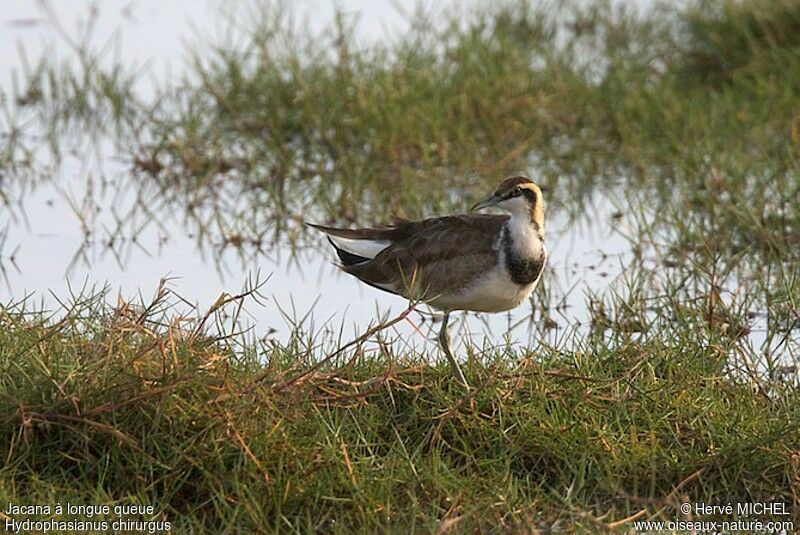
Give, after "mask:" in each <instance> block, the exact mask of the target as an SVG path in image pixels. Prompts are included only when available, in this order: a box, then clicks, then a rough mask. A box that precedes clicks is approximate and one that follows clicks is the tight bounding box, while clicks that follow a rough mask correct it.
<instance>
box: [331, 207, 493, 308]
mask: <svg viewBox="0 0 800 535" xmlns="http://www.w3.org/2000/svg"><path fill="white" fill-rule="evenodd" d="M507 219H508V217H507V216H499V215H488V214H470V215H458V216H449V217H437V218H432V219H425V220H423V221H416V222H412V221H404V222H399V223H397V224H395V225H394V226H393V227H391V229H392V230H391V241H392V243H391V245H389V246H388V247H387V248H386V249H384V250H383V251H381V252H380V253H378V255H377V256H375V258H373V259H372V260H370V261H368V262H362V263H359V264H356V265H352V266H343V269H344V270H345V271H347V272H348V273H350V274H352V275H355V276H356V277H358V278H359V279H361V280H362V281H364V282H366V283H367V284H370V285H373V286H376V287H378V288H381V289H384V290H388V291H390V292H393V293H397V294H400V295H404V296H407V297H414V298H427V299H429V298H433V297H436V296H438V295H444V294H448V293H452V292H457V291H459V290H460V289H462V288H464V287H465V286H468V285H469V284H470V283H472V282H474V281H475V280H476V279H477V278H478V277H480V276H481V275H483V274H484V273H485V272H486V271H488V270H489V269H491V268H492V267H494V265H495V264H496V263H497V255H498V252H497V251H496V250H495V249H494V242H495V240H496V238H497V236H498V234H499V232H500V230H501V228H502V226H503V224H504V223H505V221H506V220H507ZM409 290H411V291H409Z"/></svg>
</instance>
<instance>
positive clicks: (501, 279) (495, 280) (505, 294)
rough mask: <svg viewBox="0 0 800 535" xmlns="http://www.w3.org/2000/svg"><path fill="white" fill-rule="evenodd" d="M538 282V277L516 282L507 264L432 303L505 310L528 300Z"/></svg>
mask: <svg viewBox="0 0 800 535" xmlns="http://www.w3.org/2000/svg"><path fill="white" fill-rule="evenodd" d="M538 282H539V281H538V280H536V281H534V282H533V283H531V284H527V285H524V286H521V285H519V284H517V283H515V282H513V281H512V280H511V277H510V276H509V275H508V271H506V269H505V267H504V266H502V265H500V266H498V267H496V268H495V269H494V270H492V271H491V272H489V273H487V274H486V275H485V276H484V277H482V278H481V279H479V280H478V281H477V282H476V283H475V284H473V285H472V286H471V287H469V288H465V289H464V290H463V291H461V292H459V293H455V294H448V295H442V296H440V297H439V298H437V299H435V300H433V301H432V302H431V303H430V304H431V305H432V306H434V307H436V308H441V309H444V310H474V311H475V312H503V311H506V310H511V309H512V308H516V307H517V306H519V304H520V303H522V302H523V301H525V300H526V299H527V298H528V297H529V296H530V295H531V292H533V289H534V288H535V287H536V283H538Z"/></svg>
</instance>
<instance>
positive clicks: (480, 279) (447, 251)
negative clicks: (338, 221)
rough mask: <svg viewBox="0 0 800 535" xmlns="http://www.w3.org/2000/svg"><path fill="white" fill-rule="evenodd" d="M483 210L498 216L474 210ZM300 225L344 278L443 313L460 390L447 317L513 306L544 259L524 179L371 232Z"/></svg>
mask: <svg viewBox="0 0 800 535" xmlns="http://www.w3.org/2000/svg"><path fill="white" fill-rule="evenodd" d="M490 207H493V208H497V209H500V210H502V211H504V212H506V214H493V213H488V214H487V213H479V212H480V211H481V210H483V209H486V208H490ZM308 225H309V226H311V227H313V228H314V229H317V230H319V231H321V232H323V233H325V235H326V236H327V238H328V241H329V242H330V244H331V245H332V246H333V248H334V250H335V251H336V254H337V256H338V258H339V264H338V265H339V268H340V269H341V270H342V271H344V272H345V273H348V274H350V275H353V276H354V277H356V278H357V279H358V280H360V281H361V282H363V283H366V284H368V285H370V286H372V287H375V288H378V289H380V290H384V291H386V292H389V293H392V294H395V295H398V296H402V297H405V298H407V299H412V300H419V301H423V302H425V303H426V304H427V305H428V306H430V307H432V308H434V309H436V310H438V311H441V312H442V313H443V314H444V317H443V320H442V326H441V328H440V331H439V335H438V342H439V345H440V347H441V349H442V351H443V352H444V354H445V357H446V358H447V360H448V361H449V364H450V367H451V370H452V373H453V376H454V377H455V379H456V380H457V381H458V382H459V383H460V384H461V385H462V386H463V387H464V388H465V389H467V391H469V384H468V383H467V380H466V378H465V377H464V374H463V372H462V371H461V368H460V366H459V365H458V361H457V360H456V358H455V357H454V356H453V353H452V351H451V349H450V338H449V335H448V332H447V325H448V321H449V319H450V314H451V313H452V312H454V311H458V310H469V311H474V312H504V311H507V310H511V309H513V308H516V307H517V306H518V305H520V304H521V303H522V302H523V301H525V300H526V299H527V298H528V297H529V296H530V295H531V293H532V292H533V290H534V288H536V285H537V284H538V283H539V280H540V279H541V277H542V273H543V271H544V267H545V263H546V261H547V250H546V248H545V241H544V204H543V199H542V191H541V189H540V188H539V187H538V186H537V185H536V184H535V183H534V182H533V181H532V180H531V179H529V178H527V177H524V176H513V177H510V178H506V179H505V180H503V181H502V182H501V183H500V185H499V186H498V187H497V188H496V189H495V190H494V191H493V192H492V193H490V194H489V195H487V196H486V197H484V198H482V199H481V200H479V201H478V202H477V203H476V204H475V205H473V206H472V208H471V209H470V210H469V213H466V214H458V215H448V216H443V217H432V218H429V219H423V220H420V221H409V220H406V219H396V220H395V221H393V222H392V223H390V224H388V225H384V226H381V227H377V228H359V229H347V228H335V227H330V226H324V225H318V224H313V223H308Z"/></svg>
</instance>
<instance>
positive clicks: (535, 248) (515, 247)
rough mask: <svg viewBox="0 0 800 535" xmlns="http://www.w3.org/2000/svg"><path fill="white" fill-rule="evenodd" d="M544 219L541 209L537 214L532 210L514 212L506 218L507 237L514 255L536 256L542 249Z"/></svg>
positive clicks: (539, 254)
mask: <svg viewBox="0 0 800 535" xmlns="http://www.w3.org/2000/svg"><path fill="white" fill-rule="evenodd" d="M543 220H544V217H543V214H542V213H541V209H539V210H538V214H537V213H536V212H535V211H532V212H515V213H512V214H511V218H510V219H509V220H508V223H507V227H508V234H507V236H508V237H507V239H508V241H509V244H508V245H509V246H510V248H511V249H512V251H513V252H514V253H515V255H518V256H520V257H522V258H538V257H539V256H541V254H542V251H543V249H544V227H543V225H542V222H543Z"/></svg>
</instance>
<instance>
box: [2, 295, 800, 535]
mask: <svg viewBox="0 0 800 535" xmlns="http://www.w3.org/2000/svg"><path fill="white" fill-rule="evenodd" d="M159 299H160V302H157V303H154V304H152V305H149V306H147V307H142V306H137V307H135V306H131V305H126V304H120V305H119V306H118V307H116V309H109V308H107V305H105V304H103V303H104V299H103V296H102V295H97V296H94V297H93V298H88V297H86V298H83V299H81V300H79V301H78V302H77V304H76V305H75V306H73V307H72V309H71V311H70V312H69V313H68V314H66V315H65V316H64V317H63V319H61V320H59V321H57V322H56V321H44V320H42V319H40V318H37V317H36V315H35V314H34V315H22V314H17V313H15V312H14V310H7V311H5V312H3V314H2V316H0V321H2V325H3V329H2V334H0V347H2V351H0V369H2V370H3V373H2V375H1V376H0V377H2V380H0V430H2V431H0V451H2V452H3V457H4V460H5V463H4V465H3V467H2V468H1V469H0V482H2V485H0V499H2V501H3V502H4V503H5V502H14V503H55V502H56V501H60V502H62V503H65V502H70V503H84V504H102V503H109V504H120V503H122V504H129V503H131V504H142V505H147V504H152V505H154V506H155V507H156V510H157V511H158V512H159V514H158V516H157V518H159V519H167V520H170V521H172V522H174V527H175V529H179V530H181V531H182V530H189V529H193V530H203V529H207V528H209V527H211V526H215V527H216V526H225V527H226V529H227V530H228V531H229V532H253V531H273V530H280V531H298V532H308V531H314V530H316V531H321V532H350V531H351V530H360V531H376V530H377V531H380V530H389V531H398V532H408V531H409V530H410V531H424V532H427V531H437V530H440V529H447V528H452V529H454V530H455V531H456V532H460V531H470V530H475V529H481V530H487V529H491V528H500V529H501V530H502V529H506V528H507V529H511V530H514V531H519V530H521V531H527V530H532V529H534V528H556V529H562V528H569V527H573V528H574V527H582V528H585V529H591V530H596V529H598V528H608V527H613V526H614V523H615V522H619V521H622V520H624V519H626V518H628V517H629V516H631V515H637V516H638V517H641V518H664V519H674V518H678V517H679V516H681V515H680V514H679V512H678V510H677V509H676V508H677V507H678V505H679V504H680V503H682V502H684V501H687V500H689V501H704V502H706V503H726V502H728V501H734V502H735V501H741V502H750V501H780V502H783V503H787V504H791V503H793V502H794V501H795V500H796V496H797V492H798V490H800V489H799V488H798V479H797V477H798V472H797V470H798V457H797V456H798V453H797V452H798V450H800V432H798V431H800V400H799V399H798V393H797V390H796V388H795V387H794V386H793V385H791V384H790V383H781V382H779V381H772V382H770V383H769V384H767V383H763V382H756V381H755V380H747V379H745V378H742V377H741V376H739V375H738V374H736V373H731V372H730V371H726V370H729V366H728V365H727V361H728V359H729V358H730V356H731V354H732V352H735V349H736V345H737V344H736V342H735V341H734V340H732V339H731V338H729V337H725V336H723V335H721V334H720V333H715V332H713V330H707V329H706V330H704V329H697V328H690V326H689V325H686V324H681V325H676V326H675V327H674V328H673V329H669V328H668V327H667V326H666V325H663V326H661V328H653V329H652V330H648V331H647V332H645V333H639V334H636V335H632V334H627V335H620V336H618V337H612V338H609V339H606V338H600V337H598V338H596V339H584V340H583V341H581V342H580V344H579V345H578V346H577V347H576V348H575V349H573V350H570V351H568V350H564V349H563V348H559V347H548V346H543V347H537V348H515V347H501V348H498V349H497V350H494V351H493V352H487V353H486V354H484V355H482V357H483V358H482V359H480V360H473V361H472V362H471V363H470V364H469V365H468V366H467V375H468V377H469V380H470V382H471V383H473V385H474V386H475V387H476V388H475V391H474V392H473V393H472V395H470V396H467V397H465V396H464V393H463V392H462V391H461V390H460V388H459V387H458V386H457V385H456V384H455V383H454V382H453V380H452V377H451V376H450V374H449V369H448V368H447V366H446V365H445V364H442V365H439V366H431V365H430V364H429V363H428V362H427V359H426V356H425V355H410V354H405V355H393V354H392V351H391V348H390V346H388V345H386V344H385V343H382V344H381V343H375V341H374V340H375V338H374V337H372V338H370V339H369V340H366V339H365V340H362V341H361V342H360V343H358V344H356V345H354V346H351V347H350V348H349V349H345V350H344V351H342V352H340V353H339V354H338V355H337V356H336V357H335V358H333V359H331V360H330V361H328V362H327V363H326V364H325V365H324V366H322V367H319V368H317V369H313V368H312V367H311V365H310V364H309V363H308V360H309V358H311V357H312V356H314V357H318V358H323V357H325V356H330V355H332V354H333V353H334V352H335V349H336V347H335V346H332V347H329V348H324V347H322V348H318V349H317V350H314V351H310V352H309V351H308V350H306V349H305V348H304V343H305V342H304V340H303V339H301V338H298V339H293V340H291V341H290V342H288V343H287V344H285V345H281V344H277V343H272V344H263V345H257V344H255V343H253V344H247V345H245V346H243V347H242V346H238V345H237V346H235V347H233V346H232V345H231V343H230V341H229V340H227V341H226V339H219V338H217V337H212V336H208V335H204V334H203V333H202V331H200V330H198V326H199V325H200V323H201V322H200V320H198V319H197V318H195V319H194V320H193V321H188V320H187V319H186V318H183V319H180V320H179V319H178V318H174V319H173V320H172V321H168V318H169V312H168V311H167V310H168V308H169V307H167V303H168V302H169V300H170V299H171V297H170V295H169V293H168V292H166V293H164V294H162V295H161V296H160V297H159ZM236 305H237V303H236V302H233V303H231V306H233V307H234V308H235V306H236ZM211 318H212V320H211V321H210V322H207V323H209V324H213V315H212V316H211ZM303 363H305V364H303ZM53 516H54V517H56V518H58V515H53ZM61 518H73V519H74V518H76V516H75V515H66V514H65V515H63V516H62V517H61ZM98 518H109V517H108V516H106V517H103V516H100V517H95V520H97V519H98ZM794 518H795V519H797V517H796V516H795V517H794ZM18 519H19V518H18ZM628 527H630V526H628ZM215 529H216V528H215Z"/></svg>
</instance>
